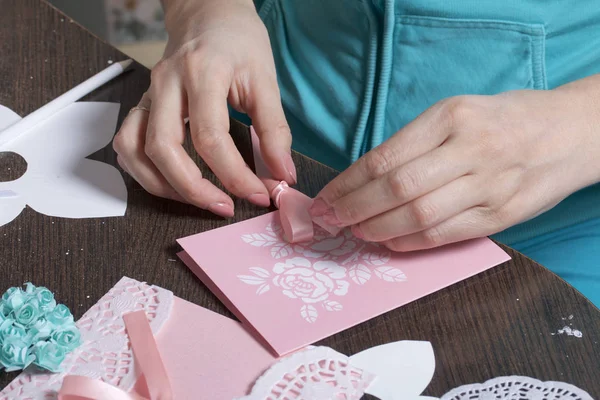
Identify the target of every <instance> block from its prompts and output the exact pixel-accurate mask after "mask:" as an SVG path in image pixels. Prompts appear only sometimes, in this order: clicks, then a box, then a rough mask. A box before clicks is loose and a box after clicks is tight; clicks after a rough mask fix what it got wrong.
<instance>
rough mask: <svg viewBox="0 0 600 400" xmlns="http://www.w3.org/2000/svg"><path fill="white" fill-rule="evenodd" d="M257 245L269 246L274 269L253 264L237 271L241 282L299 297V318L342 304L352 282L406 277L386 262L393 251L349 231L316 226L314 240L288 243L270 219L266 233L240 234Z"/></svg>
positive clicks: (392, 280) (261, 290)
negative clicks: (245, 271)
mask: <svg viewBox="0 0 600 400" xmlns="http://www.w3.org/2000/svg"><path fill="white" fill-rule="evenodd" d="M242 240H243V241H244V242H245V243H247V244H249V245H251V246H254V247H263V248H269V252H270V255H271V257H272V258H273V259H274V260H277V262H275V264H274V265H273V266H272V267H271V271H269V270H267V269H265V268H263V267H264V266H260V267H258V266H254V267H250V268H249V269H248V270H249V272H250V274H248V275H238V279H240V280H241V281H242V282H244V283H246V284H248V285H253V286H257V289H256V294H257V295H262V294H265V293H267V292H268V291H270V290H271V289H274V290H279V291H281V293H282V294H283V295H284V296H285V297H287V298H289V299H292V300H296V301H298V300H299V301H301V302H302V305H301V306H300V314H299V315H300V317H301V318H303V319H304V320H305V321H306V322H308V323H314V322H316V321H317V318H318V317H319V311H320V310H325V311H328V312H337V311H342V310H343V309H344V307H343V305H342V303H341V302H340V301H338V299H337V298H342V297H343V296H345V295H346V294H348V292H349V291H350V285H351V284H355V285H365V284H367V283H368V282H369V280H371V278H372V277H373V276H374V277H376V278H378V279H381V280H383V281H385V282H390V283H400V282H405V281H406V280H407V279H408V278H407V277H406V275H405V274H404V273H403V272H402V271H401V270H400V269H398V268H396V267H393V266H390V265H388V263H389V261H390V251H389V250H387V249H386V248H385V247H383V246H380V245H378V244H375V243H366V242H363V241H362V240H360V239H357V238H356V237H354V236H353V235H352V233H351V232H350V231H349V230H347V229H346V230H344V231H342V232H340V234H339V235H338V236H336V237H331V236H330V235H329V234H328V233H327V232H325V231H324V230H322V229H321V228H318V227H316V226H315V235H314V239H313V240H312V241H311V242H308V243H295V244H292V243H288V242H286V241H285V240H284V239H283V232H282V228H281V226H280V225H278V224H274V223H270V224H268V225H267V226H266V227H265V230H264V232H260V233H250V234H244V235H242Z"/></svg>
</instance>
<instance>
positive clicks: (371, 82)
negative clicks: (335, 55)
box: [350, 0, 378, 162]
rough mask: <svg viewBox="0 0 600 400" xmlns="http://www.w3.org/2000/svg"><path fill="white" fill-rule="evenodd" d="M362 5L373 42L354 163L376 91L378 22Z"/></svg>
mask: <svg viewBox="0 0 600 400" xmlns="http://www.w3.org/2000/svg"><path fill="white" fill-rule="evenodd" d="M361 3H362V5H363V8H364V10H365V13H366V14H367V20H368V24H369V35H370V36H371V40H370V41H369V59H368V61H367V76H366V77H367V81H366V82H365V91H364V93H363V96H364V97H363V102H362V105H361V112H360V118H359V120H358V124H357V126H356V130H355V133H354V140H353V141H352V147H351V152H350V157H351V160H352V162H354V161H356V160H357V159H358V157H360V154H361V153H362V149H363V141H364V137H365V135H366V131H367V124H368V122H369V116H370V115H371V106H372V103H373V92H374V91H375V69H376V67H377V44H378V43H377V42H378V40H377V39H378V38H377V22H376V21H375V16H374V15H373V10H371V9H370V8H369V6H368V5H367V4H366V2H365V1H362V0H361Z"/></svg>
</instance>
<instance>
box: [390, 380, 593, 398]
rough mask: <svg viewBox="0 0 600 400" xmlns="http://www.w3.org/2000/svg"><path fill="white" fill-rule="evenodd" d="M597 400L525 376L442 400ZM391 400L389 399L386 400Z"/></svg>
mask: <svg viewBox="0 0 600 400" xmlns="http://www.w3.org/2000/svg"><path fill="white" fill-rule="evenodd" d="M487 399H494V400H510V399H519V400H549V399H552V400H594V399H592V396H590V395H589V394H588V393H587V392H585V391H583V390H581V389H579V388H578V387H576V386H573V385H570V384H568V383H564V382H542V381H539V380H537V379H533V378H529V377H525V376H504V377H500V378H495V379H491V380H489V381H487V382H485V383H476V384H473V385H465V386H461V387H459V388H456V389H454V390H452V391H450V392H448V393H447V394H445V395H444V396H443V397H442V398H441V399H440V400H487ZM386 400H387V399H386Z"/></svg>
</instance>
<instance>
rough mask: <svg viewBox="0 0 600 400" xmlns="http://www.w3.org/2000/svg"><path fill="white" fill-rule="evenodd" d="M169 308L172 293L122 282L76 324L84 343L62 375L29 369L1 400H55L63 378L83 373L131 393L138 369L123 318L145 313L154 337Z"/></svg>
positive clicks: (1, 394) (70, 357) (127, 280)
mask: <svg viewBox="0 0 600 400" xmlns="http://www.w3.org/2000/svg"><path fill="white" fill-rule="evenodd" d="M172 304H173V293H171V292H170V291H168V290H165V289H162V288H159V287H157V286H149V285H147V284H145V283H142V282H138V281H136V280H133V279H130V278H122V279H121V280H120V281H119V282H118V283H117V284H116V285H115V286H114V287H113V288H112V289H111V290H110V291H109V292H108V293H107V294H106V295H104V296H103V297H102V299H100V301H99V302H98V303H96V304H95V305H94V306H93V307H92V308H90V309H89V310H88V311H87V312H86V313H85V314H84V315H83V317H81V319H80V320H79V321H77V322H76V325H77V327H78V328H79V330H80V331H81V341H82V345H81V346H80V347H78V348H77V349H75V350H74V351H73V352H71V353H69V354H68V355H67V357H66V358H65V360H64V361H63V363H62V364H61V369H62V370H63V371H62V372H59V373H56V374H47V373H43V374H39V373H35V370H34V369H33V368H29V369H27V370H26V371H24V372H23V373H21V374H20V375H19V376H17V377H16V378H15V380H13V381H12V382H11V383H10V384H9V385H8V386H6V387H5V388H4V389H3V390H2V391H1V392H0V400H12V399H28V400H48V399H54V398H56V397H55V396H56V393H57V392H58V390H59V389H60V387H61V385H62V381H63V379H64V377H65V376H66V375H83V376H87V377H90V378H93V379H100V380H102V381H103V382H107V383H109V384H111V385H114V386H116V387H118V388H120V389H122V390H125V391H129V390H131V389H132V388H133V387H134V385H135V383H136V381H137V379H138V375H139V370H137V371H136V369H137V367H136V365H135V362H134V358H133V352H132V350H131V346H130V345H129V339H128V336H127V334H126V331H125V322H124V321H123V314H126V313H128V312H131V311H132V310H144V311H145V312H146V315H147V317H148V320H149V322H150V327H151V328H152V332H153V333H154V335H156V334H158V332H159V331H160V329H161V328H162V326H163V325H164V323H165V322H166V321H167V320H168V319H169V313H170V312H171V307H172ZM115 366H118V368H115ZM40 387H43V390H40Z"/></svg>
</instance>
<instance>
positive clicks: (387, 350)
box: [350, 340, 435, 400]
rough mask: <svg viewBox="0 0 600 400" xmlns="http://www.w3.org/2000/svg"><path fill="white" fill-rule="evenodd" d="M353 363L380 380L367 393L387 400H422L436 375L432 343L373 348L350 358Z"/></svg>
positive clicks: (409, 342) (399, 344)
mask: <svg viewBox="0 0 600 400" xmlns="http://www.w3.org/2000/svg"><path fill="white" fill-rule="evenodd" d="M350 362H351V363H352V365H353V366H355V367H358V368H361V369H363V370H365V371H369V372H371V373H372V374H374V375H375V376H377V379H376V380H375V381H374V382H373V383H372V384H371V385H370V386H369V387H368V389H367V390H366V392H367V393H368V394H370V395H373V396H376V397H377V398H379V399H385V400H406V399H416V398H419V396H420V395H421V393H423V391H424V390H425V389H426V388H427V386H429V383H430V382H431V379H432V378H433V373H434V372H435V356H434V354H433V347H431V343H429V342H419V341H410V340H406V341H401V342H393V343H388V344H384V345H381V346H376V347H372V348H370V349H367V350H364V351H362V352H360V353H357V354H354V355H353V356H351V357H350Z"/></svg>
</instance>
